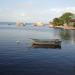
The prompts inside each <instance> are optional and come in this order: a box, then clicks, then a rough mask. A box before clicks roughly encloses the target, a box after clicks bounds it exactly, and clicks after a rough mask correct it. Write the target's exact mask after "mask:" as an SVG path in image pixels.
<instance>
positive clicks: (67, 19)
mask: <svg viewBox="0 0 75 75" xmlns="http://www.w3.org/2000/svg"><path fill="white" fill-rule="evenodd" d="M73 15H74V14H73V13H70V12H66V13H64V14H63V15H62V16H61V17H60V19H61V20H63V22H64V24H67V25H69V23H70V20H71V19H72V17H73Z"/></svg>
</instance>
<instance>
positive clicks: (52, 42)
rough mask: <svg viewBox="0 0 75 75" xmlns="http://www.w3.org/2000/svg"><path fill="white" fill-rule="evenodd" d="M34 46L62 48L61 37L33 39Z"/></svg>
mask: <svg viewBox="0 0 75 75" xmlns="http://www.w3.org/2000/svg"><path fill="white" fill-rule="evenodd" d="M32 40H33V43H32V47H34V48H61V40H60V39H49V40H46V39H45V40H42V39H32Z"/></svg>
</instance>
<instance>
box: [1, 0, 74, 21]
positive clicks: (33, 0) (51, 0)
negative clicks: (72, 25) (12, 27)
mask: <svg viewBox="0 0 75 75" xmlns="http://www.w3.org/2000/svg"><path fill="white" fill-rule="evenodd" d="M64 12H72V13H75V0H0V22H1V21H11V22H12V21H13V22H15V21H18V20H21V21H26V22H36V21H43V22H48V21H49V20H52V19H53V18H55V17H59V16H61V15H62V14H63V13H64Z"/></svg>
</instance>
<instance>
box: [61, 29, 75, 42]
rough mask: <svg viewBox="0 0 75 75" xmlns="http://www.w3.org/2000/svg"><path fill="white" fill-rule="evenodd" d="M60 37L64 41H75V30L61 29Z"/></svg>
mask: <svg viewBox="0 0 75 75" xmlns="http://www.w3.org/2000/svg"><path fill="white" fill-rule="evenodd" d="M60 37H61V39H62V40H64V41H68V42H70V43H75V30H63V29H62V30H61V31H60Z"/></svg>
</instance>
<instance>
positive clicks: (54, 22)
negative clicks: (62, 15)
mask: <svg viewBox="0 0 75 75" xmlns="http://www.w3.org/2000/svg"><path fill="white" fill-rule="evenodd" d="M53 25H54V26H61V25H63V21H62V20H61V19H59V18H54V19H53Z"/></svg>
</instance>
